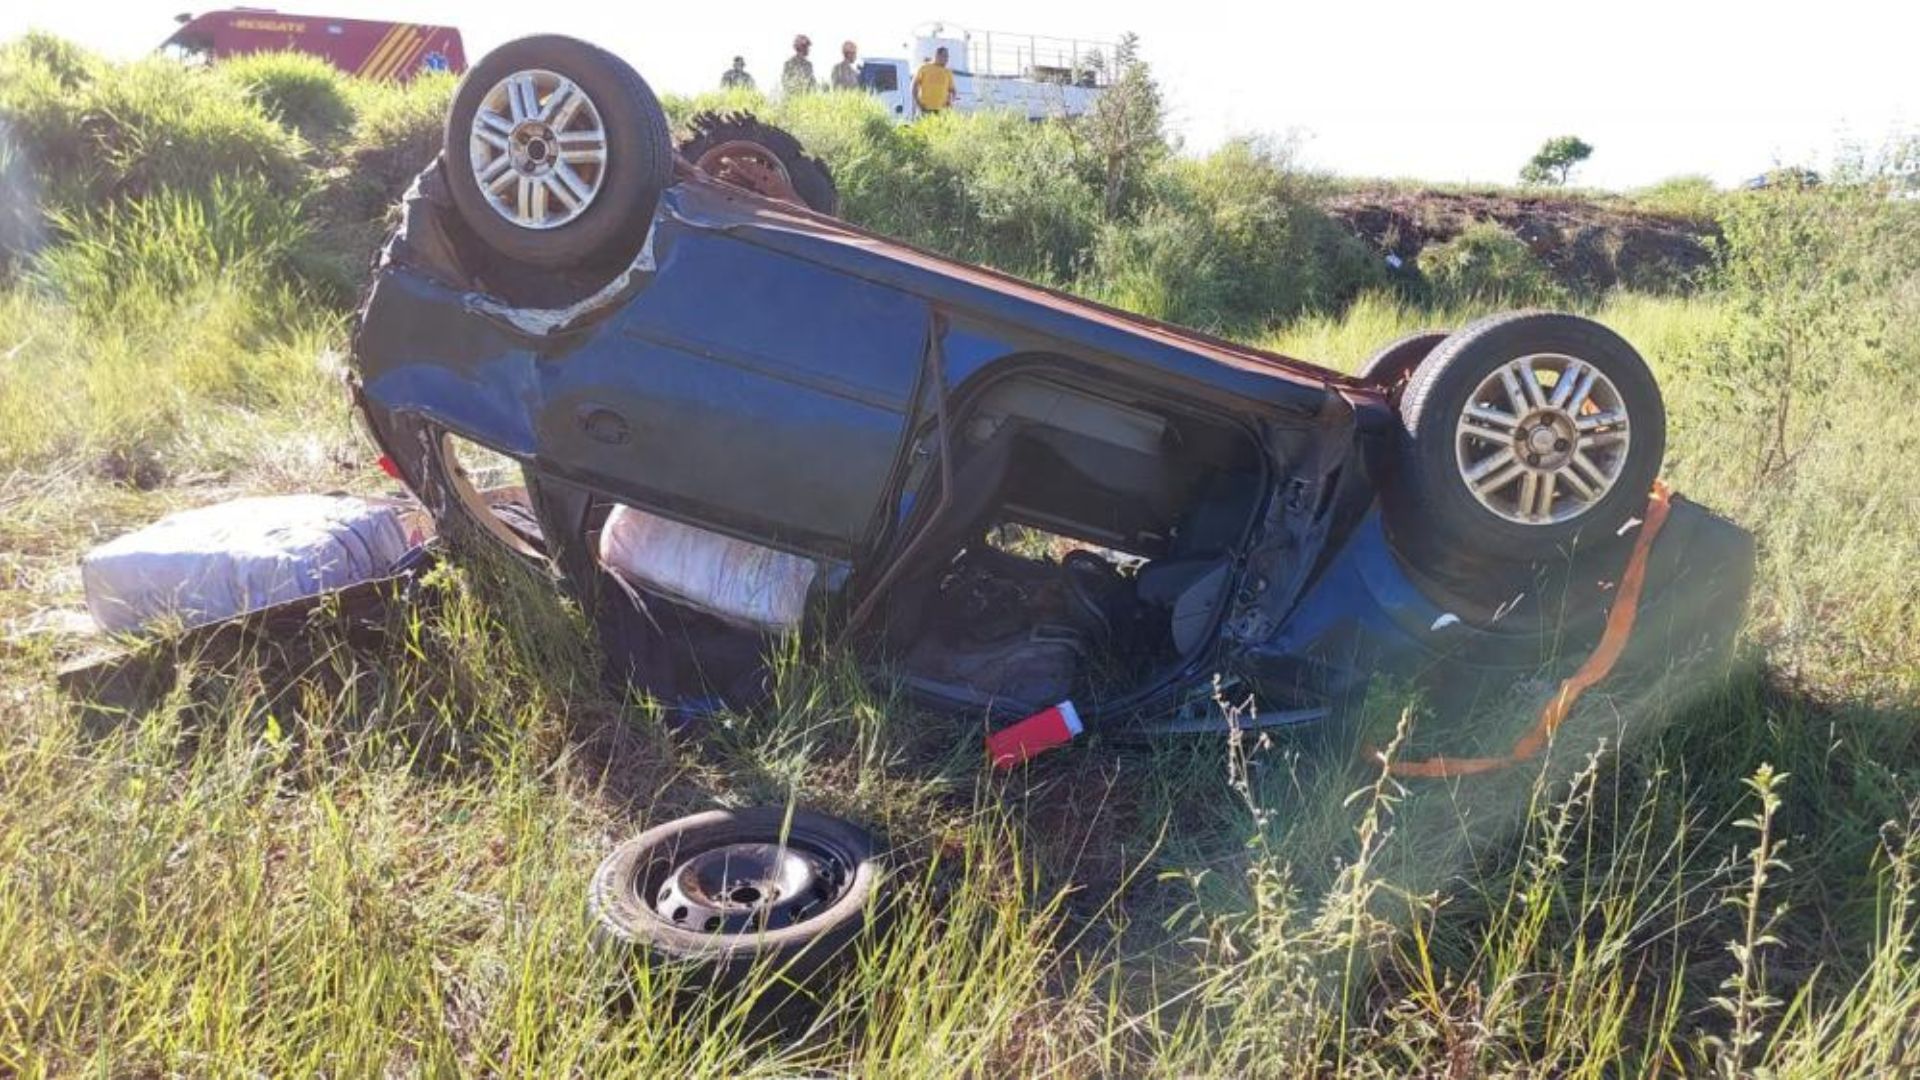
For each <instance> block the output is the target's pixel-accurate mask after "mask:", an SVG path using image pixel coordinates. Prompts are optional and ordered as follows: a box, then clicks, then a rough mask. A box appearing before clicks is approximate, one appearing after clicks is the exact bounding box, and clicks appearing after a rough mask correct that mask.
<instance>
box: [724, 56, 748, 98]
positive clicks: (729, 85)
mask: <svg viewBox="0 0 1920 1080" xmlns="http://www.w3.org/2000/svg"><path fill="white" fill-rule="evenodd" d="M720 89H722V90H751V89H753V76H751V75H749V74H747V58H746V57H744V56H736V57H734V58H733V66H732V67H730V68H728V69H727V70H725V71H723V72H721V73H720Z"/></svg>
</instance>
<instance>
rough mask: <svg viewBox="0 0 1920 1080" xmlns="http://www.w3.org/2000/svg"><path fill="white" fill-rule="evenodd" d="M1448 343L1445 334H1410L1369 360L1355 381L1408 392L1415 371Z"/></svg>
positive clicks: (1420, 332) (1439, 332)
mask: <svg viewBox="0 0 1920 1080" xmlns="http://www.w3.org/2000/svg"><path fill="white" fill-rule="evenodd" d="M1445 340H1447V332H1446V331H1445V330H1419V331H1416V332H1414V333H1411V334H1408V335H1407V336H1406V337H1403V338H1401V339H1400V340H1398V341H1395V342H1393V343H1392V344H1389V345H1387V346H1385V347H1383V348H1382V349H1380V351H1378V352H1376V353H1374V354H1373V355H1372V356H1369V357H1367V361H1366V363H1364V364H1361V365H1360V368H1359V370H1358V371H1355V372H1354V373H1353V374H1354V377H1355V378H1357V379H1362V380H1365V381H1366V382H1370V383H1378V384H1380V385H1383V386H1386V387H1388V388H1389V389H1391V390H1392V391H1393V392H1394V393H1396V394H1398V393H1399V392H1400V391H1401V390H1403V389H1405V387H1406V384H1407V380H1409V379H1411V378H1413V372H1414V369H1415V368H1418V367H1419V366H1420V361H1422V360H1425V359H1426V358H1427V356H1428V355H1429V354H1431V353H1432V352H1433V350H1434V349H1436V348H1438V347H1439V346H1440V343H1441V342H1443V341H1445Z"/></svg>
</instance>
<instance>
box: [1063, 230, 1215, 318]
mask: <svg viewBox="0 0 1920 1080" xmlns="http://www.w3.org/2000/svg"><path fill="white" fill-rule="evenodd" d="M1222 279H1223V275H1222V274H1221V272H1220V266H1219V262H1218V260H1217V259H1216V258H1215V256H1214V250H1213V243H1212V237H1210V236H1208V235H1207V231H1206V226H1205V225H1204V224H1203V223H1202V221H1201V219H1200V218H1199V217H1198V216H1196V215H1193V214H1186V213H1181V212H1180V211H1178V210H1176V209H1174V208H1173V207H1171V206H1168V205H1165V204H1159V203H1156V204H1154V205H1151V206H1149V207H1148V208H1147V210H1146V212H1145V213H1143V214H1141V215H1140V218H1139V220H1138V221H1134V222H1125V223H1122V222H1113V223H1110V224H1108V225H1106V226H1104V227H1102V228H1101V230H1100V235H1099V239H1098V242H1097V243H1096V244H1095V245H1094V249H1093V265H1092V268H1091V273H1090V274H1089V275H1088V276H1087V277H1085V278H1083V279H1082V280H1081V282H1080V288H1081V290H1082V291H1084V292H1087V293H1091V294H1092V295H1094V296H1096V297H1098V298H1100V299H1101V300H1103V301H1104V302H1106V303H1109V304H1112V305H1113V306H1114V307H1118V308H1124V309H1125V310H1127V311H1132V312H1135V313H1137V314H1141V315H1146V316H1149V317H1150V318H1155V319H1165V320H1168V321H1171V322H1184V323H1191V324H1195V325H1201V326H1211V325H1214V324H1217V323H1219V322H1221V321H1222V320H1223V318H1224V317H1225V315H1226V311H1227V307H1226V302H1225V296H1224V294H1225V291H1226V290H1225V289H1224V288H1223V285H1222Z"/></svg>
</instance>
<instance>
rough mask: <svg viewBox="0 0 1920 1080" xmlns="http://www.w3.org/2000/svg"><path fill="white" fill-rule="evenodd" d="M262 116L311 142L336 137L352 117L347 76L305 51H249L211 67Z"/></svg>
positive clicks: (325, 142) (321, 143)
mask: <svg viewBox="0 0 1920 1080" xmlns="http://www.w3.org/2000/svg"><path fill="white" fill-rule="evenodd" d="M214 70H215V71H216V72H218V73H219V75H220V77H221V78H222V79H224V80H226V81H227V82H229V83H231V84H232V85H234V86H236V87H238V88H239V89H240V91H241V93H242V94H244V95H245V96H246V97H247V99H248V100H250V101H252V102H253V103H254V104H256V105H258V106H260V108H262V109H264V110H265V111H266V113H267V115H269V116H272V117H274V118H275V119H277V120H279V121H280V123H281V124H283V125H285V126H286V127H288V128H291V129H293V130H294V131H297V132H299V133H300V135H301V137H303V138H305V139H306V140H307V141H308V142H310V143H313V144H315V145H317V146H326V145H330V144H331V143H333V142H334V141H335V140H336V139H338V138H340V137H341V136H342V135H343V134H344V133H345V132H346V131H347V129H348V128H349V127H351V126H352V124H353V120H354V110H353V104H352V102H351V101H350V100H348V92H347V76H346V75H344V74H343V73H342V72H341V71H340V69H339V68H336V67H334V66H333V65H332V64H329V63H328V62H326V61H325V60H322V59H321V58H320V57H318V56H314V55H312V54H310V53H297V52H275V53H254V54H252V55H249V56H237V57H234V58H233V59H231V60H223V61H221V62H220V65H219V66H218V67H216V68H215V69H214Z"/></svg>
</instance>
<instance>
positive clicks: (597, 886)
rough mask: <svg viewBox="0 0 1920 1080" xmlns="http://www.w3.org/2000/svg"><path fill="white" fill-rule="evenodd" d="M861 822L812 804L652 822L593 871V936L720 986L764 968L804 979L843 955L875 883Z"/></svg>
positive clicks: (875, 865) (877, 865)
mask: <svg viewBox="0 0 1920 1080" xmlns="http://www.w3.org/2000/svg"><path fill="white" fill-rule="evenodd" d="M882 869H883V868H882V864H881V860H880V858H879V856H878V855H877V854H876V852H875V850H874V843H873V839H872V837H870V836H869V835H868V834H867V833H866V831H865V830H864V829H861V828H860V827H858V826H856V825H854V824H852V823H851V822H846V821H842V820H839V819H838V818H832V817H828V816H826V815H825V814H816V813H813V812H812V811H808V810H793V811H789V810H787V809H786V808H784V807H777V806H774V807H756V808H751V809H745V810H713V811H708V812H707V813H704V814H695V815H693V816H691V817H685V818H680V819H678V820H676V821H670V822H667V823H666V824H664V825H659V826H655V827H654V828H651V829H648V830H647V831H646V832H644V833H641V834H640V835H639V836H636V837H634V838H633V839H631V840H628V841H627V842H626V843H623V844H621V845H620V846H619V847H617V848H615V849H614V850H613V853H612V854H610V855H608V856H607V858H606V860H605V861H603V862H602V863H601V864H600V869H599V871H598V872H597V873H595V874H594V877H593V885H592V892H591V895H590V898H589V906H590V908H591V910H592V913H593V916H594V921H595V931H596V933H597V935H598V936H599V937H600V939H601V940H602V941H603V942H605V943H608V944H612V945H614V946H617V947H626V948H634V949H639V950H641V951H643V952H644V953H645V954H646V955H648V956H649V957H651V958H653V959H655V960H664V961H670V962H688V963H692V964H694V965H696V966H697V967H699V968H700V969H703V970H704V972H705V973H706V974H707V975H708V976H710V977H711V978H712V979H713V981H714V982H716V983H717V984H719V985H730V984H733V983H736V982H738V981H739V980H740V979H741V978H742V977H744V976H745V975H746V974H747V973H748V972H749V971H752V970H754V969H755V968H761V969H762V970H766V971H768V972H769V973H773V972H778V973H780V974H781V975H782V976H784V977H785V978H787V979H790V980H794V981H796V982H797V981H800V980H801V979H803V978H805V977H806V976H808V975H811V974H814V973H816V972H819V971H820V970H822V969H823V968H824V967H825V966H826V965H828V964H829V963H831V962H833V961H834V960H835V959H837V958H839V957H841V956H842V955H843V954H844V953H845V952H846V951H847V948H848V946H849V945H850V944H851V943H852V941H853V940H854V938H855V937H856V936H857V935H858V934H859V932H860V930H861V928H862V927H863V926H864V925H865V924H866V920H867V916H868V912H869V910H870V909H871V904H872V901H873V898H874V896H875V893H876V890H877V889H878V888H879V884H880V878H881V876H882Z"/></svg>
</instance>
